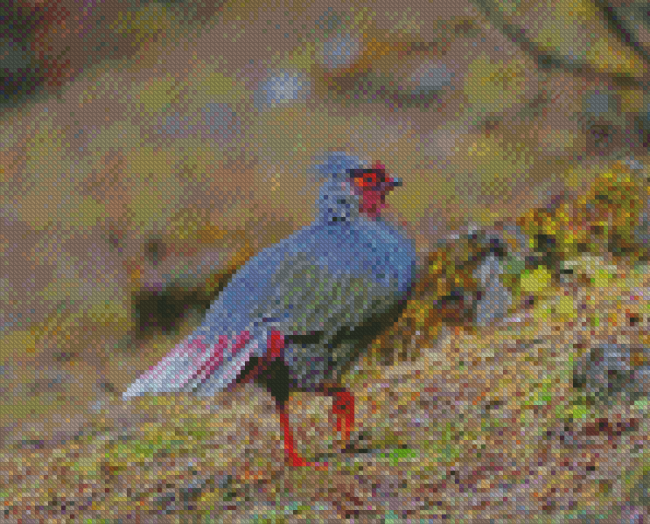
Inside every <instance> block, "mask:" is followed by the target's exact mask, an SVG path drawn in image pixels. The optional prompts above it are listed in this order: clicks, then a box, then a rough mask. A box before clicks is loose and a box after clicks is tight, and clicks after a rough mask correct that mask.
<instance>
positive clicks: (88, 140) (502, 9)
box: [0, 0, 650, 449]
mask: <svg viewBox="0 0 650 524" xmlns="http://www.w3.org/2000/svg"><path fill="white" fill-rule="evenodd" d="M0 28H1V30H0V177H1V178H0V180H1V182H2V184H1V185H2V190H1V193H0V198H1V201H0V239H1V240H2V243H1V244H0V245H1V246H2V247H1V249H2V270H1V271H0V282H1V283H2V284H1V286H0V377H1V378H2V382H1V384H0V404H2V405H3V408H2V409H1V410H0V445H2V446H5V445H12V446H13V445H16V444H17V443H18V445H20V446H22V447H25V448H29V449H32V448H42V447H47V446H52V445H58V444H61V443H62V442H64V441H65V440H66V439H69V438H70V437H72V436H74V435H76V434H78V432H79V431H80V430H81V428H83V427H84V424H86V422H87V419H88V417H89V416H90V415H91V414H92V413H96V412H99V410H101V407H102V405H103V404H104V403H105V402H108V401H109V400H110V399H116V398H118V395H119V394H120V393H121V392H122V391H123V390H124V388H125V387H126V385H127V384H129V383H130V382H131V381H132V380H133V379H135V377H136V376H137V375H138V374H140V373H141V372H142V371H143V370H144V369H146V368H147V367H148V366H149V365H151V364H153V363H154V362H156V361H157V360H158V359H159V358H160V357H161V356H162V355H164V354H165V353H166V352H167V351H168V350H169V348H170V347H172V346H173V345H174V343H175V342H177V341H178V340H180V338H182V336H184V335H186V334H187V333H189V332H190V331H191V328H192V326H196V325H197V323H198V322H200V319H201V315H202V314H203V313H204V312H205V309H206V307H208V305H209V303H210V301H211V300H212V299H213V298H214V297H215V296H216V294H217V293H218V292H219V290H220V289H221V287H222V286H223V285H224V283H225V282H227V279H228V277H229V275H231V274H232V272H233V271H234V270H236V268H237V267H239V266H240V265H241V264H242V263H243V262H244V261H245V260H246V258H247V257H249V256H250V255H251V254H253V253H255V252H257V251H258V250H259V249H261V248H263V247H265V246H267V245H269V244H271V243H274V242H277V241H278V240H280V239H281V238H283V237H285V236H287V235H288V234H290V233H291V232H292V231H294V230H296V229H297V228H299V227H302V226H304V225H306V224H308V223H309V222H310V221H311V220H312V218H313V214H314V210H315V207H314V202H315V197H316V194H317V187H316V185H315V180H314V179H313V178H312V177H311V175H310V171H309V168H310V166H311V165H312V163H313V161H314V158H315V157H316V156H318V155H320V154H322V153H323V152H325V151H332V150H342V151H346V152H348V153H350V154H354V155H357V156H359V157H361V158H363V159H366V160H367V161H380V162H382V163H383V164H385V166H386V169H387V171H389V172H391V173H394V174H396V175H398V176H399V177H401V178H402V179H403V180H404V187H403V188H400V191H398V192H396V193H395V194H394V195H392V196H391V197H390V201H389V203H390V205H391V213H392V215H391V219H395V220H399V221H402V222H404V223H405V224H406V225H407V227H408V228H409V231H410V232H411V234H412V235H413V236H414V238H415V239H416V240H417V245H418V250H419V252H420V253H421V254H422V257H423V258H426V257H427V256H428V255H429V254H430V253H431V252H432V250H433V249H434V246H435V245H436V243H437V242H438V241H439V240H441V239H443V238H445V237H446V236H448V234H449V233H450V232H452V231H455V230H456V229H458V228H459V227H461V226H464V225H467V224H474V225H476V227H492V226H494V224H498V223H501V224H510V223H514V222H515V221H516V219H517V218H518V217H521V216H523V215H524V214H525V213H527V212H528V211H529V210H530V209H532V208H535V207H541V208H544V207H547V206H548V208H549V209H550V208H551V207H552V206H555V205H556V204H557V201H558V197H563V198H568V199H573V198H576V197H577V196H578V195H581V194H584V193H585V191H586V188H588V187H590V186H591V185H592V184H593V182H594V180H595V179H596V178H597V177H599V176H601V175H602V174H603V173H606V172H608V170H609V169H610V168H611V165H612V163H614V162H617V161H623V162H626V163H627V165H629V166H633V167H634V169H645V167H644V166H645V165H646V162H647V154H648V145H649V140H650V98H649V97H650V94H648V85H649V84H648V82H649V81H650V70H649V67H650V10H649V8H648V4H647V3H646V2H641V1H632V0H630V1H614V0H612V1H611V2H605V1H601V0H594V1H592V0H559V1H556V0H539V1H538V0H475V1H470V0H458V1H455V2H447V1H444V2H443V1H438V0H434V1H431V0H401V1H400V2H399V5H398V4H395V5H391V4H390V3H386V2H370V1H369V2H364V3H363V4H360V3H357V2H354V3H350V2H344V1H331V2H327V1H323V0H312V1H291V2H289V1H287V2H284V1H280V2H275V3H273V4H272V5H268V3H267V2H263V1H255V0H232V1H214V2H195V1H193V0H187V1H181V0H168V1H158V2H155V1H138V0H105V1H99V0H40V1H39V0H5V2H4V4H3V8H2V10H1V11H0ZM644 172H645V171H644Z"/></svg>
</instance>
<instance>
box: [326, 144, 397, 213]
mask: <svg viewBox="0 0 650 524" xmlns="http://www.w3.org/2000/svg"><path fill="white" fill-rule="evenodd" d="M317 169H318V171H319V172H320V174H321V175H322V176H323V177H325V178H326V182H325V184H323V186H322V188H321V192H320V199H319V208H320V214H321V217H322V218H324V219H326V220H327V221H328V222H330V223H332V222H349V221H350V220H351V219H354V218H355V217H358V216H366V217H370V218H377V217H378V216H379V214H380V212H381V210H382V209H384V208H385V207H387V205H386V195H387V194H388V193H390V192H391V191H392V190H393V188H395V187H396V186H399V185H401V181H400V180H399V179H398V178H395V177H392V176H390V175H388V174H387V173H386V168H385V166H383V165H382V164H380V163H375V164H374V165H373V166H372V167H370V168H366V167H364V166H363V164H362V163H361V162H360V161H359V159H357V158H356V157H352V156H349V155H347V154H345V153H330V154H329V155H328V156H327V158H326V161H325V162H324V163H323V164H320V165H319V166H317Z"/></svg>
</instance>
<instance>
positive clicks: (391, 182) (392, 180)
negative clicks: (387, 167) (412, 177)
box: [385, 176, 402, 191]
mask: <svg viewBox="0 0 650 524" xmlns="http://www.w3.org/2000/svg"><path fill="white" fill-rule="evenodd" d="M385 183H386V185H387V186H388V190H389V191H390V190H392V189H393V188H394V187H399V186H401V185H402V181H401V180H400V179H399V178H397V177H390V176H387V177H386V182H385Z"/></svg>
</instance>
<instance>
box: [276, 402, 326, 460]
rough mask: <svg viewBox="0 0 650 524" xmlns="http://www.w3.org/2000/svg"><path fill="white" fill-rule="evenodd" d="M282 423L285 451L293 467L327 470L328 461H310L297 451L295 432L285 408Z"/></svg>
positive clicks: (281, 417)
mask: <svg viewBox="0 0 650 524" xmlns="http://www.w3.org/2000/svg"><path fill="white" fill-rule="evenodd" d="M280 424H281V426H282V433H283V436H284V453H285V457H286V459H287V462H288V463H289V465H290V466H292V467H310V468H314V469H316V470H317V471H327V469H328V467H329V464H328V463H327V462H309V461H307V460H305V459H304V458H302V457H301V456H300V455H299V454H298V452H297V451H296V445H295V443H294V441H293V432H292V431H291V426H290V425H289V415H288V414H287V413H286V412H285V411H284V409H281V410H280Z"/></svg>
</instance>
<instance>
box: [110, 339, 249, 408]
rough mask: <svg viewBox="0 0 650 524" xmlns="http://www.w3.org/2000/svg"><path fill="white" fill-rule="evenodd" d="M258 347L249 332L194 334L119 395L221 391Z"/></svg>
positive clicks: (129, 396) (234, 377)
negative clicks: (215, 337) (213, 335)
mask: <svg viewBox="0 0 650 524" xmlns="http://www.w3.org/2000/svg"><path fill="white" fill-rule="evenodd" d="M210 338H212V337H210ZM257 349H258V340H257V339H256V337H253V336H251V334H250V332H249V331H242V332H240V333H239V334H236V335H234V336H231V337H228V336H226V335H221V336H219V337H218V341H216V342H208V337H207V336H205V335H201V334H193V335H191V336H190V337H189V338H188V339H186V340H185V341H183V342H182V343H180V344H178V345H177V346H176V347H175V348H174V349H173V350H172V351H171V352H170V353H169V354H168V355H167V356H165V357H164V358H163V359H162V360H161V361H160V362H159V363H158V364H156V365H155V366H154V367H152V368H150V369H149V370H148V371H146V372H145V373H143V374H142V375H141V376H140V377H138V379H137V380H136V381H135V382H133V384H131V385H130V386H129V388H128V389H127V390H126V391H125V392H124V393H123V394H122V398H123V399H125V400H126V399H129V398H131V397H135V396H139V395H143V394H145V393H172V392H179V391H194V392H196V393H198V394H212V393H215V392H216V391H221V390H223V389H226V388H227V387H228V385H229V384H230V383H232V382H234V381H235V379H236V378H237V376H238V375H239V373H240V372H241V370H242V369H243V368H244V366H245V365H246V363H247V362H248V361H249V360H250V358H251V357H252V356H253V355H254V354H255V353H256V352H257Z"/></svg>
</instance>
